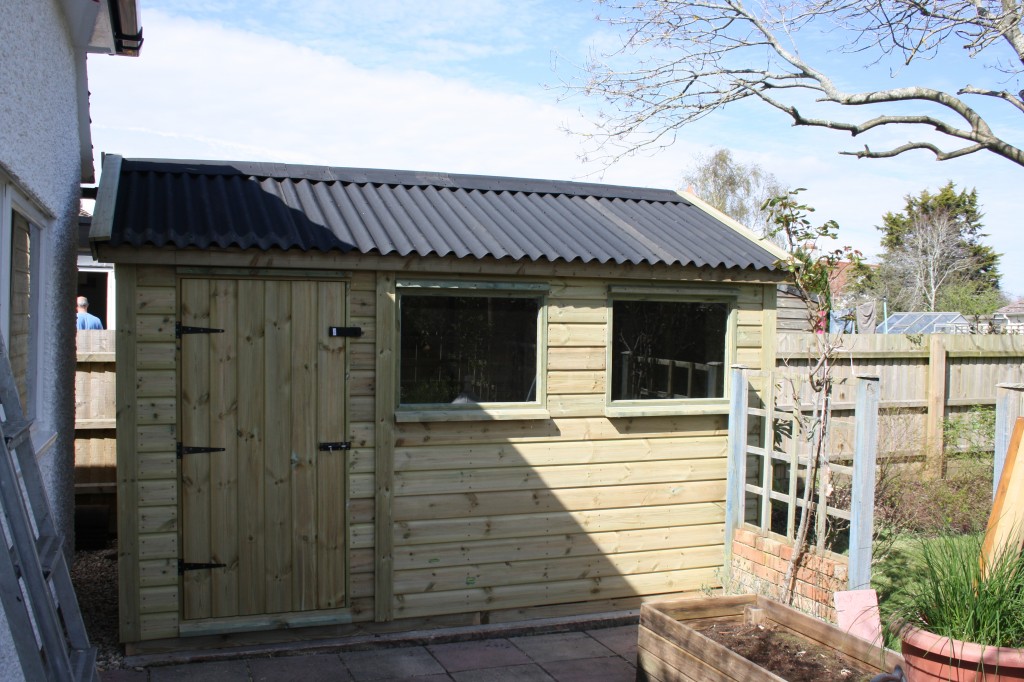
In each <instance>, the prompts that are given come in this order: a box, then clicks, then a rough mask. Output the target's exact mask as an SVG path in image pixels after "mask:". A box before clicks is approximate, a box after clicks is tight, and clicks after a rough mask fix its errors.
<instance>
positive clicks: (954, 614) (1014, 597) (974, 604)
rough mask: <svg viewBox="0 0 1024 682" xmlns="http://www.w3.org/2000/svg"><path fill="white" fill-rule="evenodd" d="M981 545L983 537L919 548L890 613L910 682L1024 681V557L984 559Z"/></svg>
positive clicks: (1006, 555)
mask: <svg viewBox="0 0 1024 682" xmlns="http://www.w3.org/2000/svg"><path fill="white" fill-rule="evenodd" d="M981 547H982V542H981V537H980V536H959V537H955V536H945V537H939V538H934V539H929V540H926V541H923V542H922V544H921V550H920V564H919V566H918V571H917V572H916V573H915V575H914V577H913V579H912V580H911V581H910V584H909V585H908V586H907V588H906V589H905V591H904V592H903V593H902V594H900V595H899V596H897V597H895V598H894V601H895V604H894V606H893V608H892V609H891V613H892V615H893V618H892V619H891V621H890V622H891V623H893V624H895V628H896V629H897V630H898V632H899V636H900V640H901V648H902V650H903V657H904V658H905V659H906V662H907V671H906V672H907V677H908V679H909V680H910V682H927V681H929V680H950V681H956V682H975V681H978V682H981V681H984V682H999V681H1002V680H1024V648H1022V647H1024V556H1022V555H1021V553H1020V551H1019V549H1016V548H1015V549H1013V550H1008V551H1004V552H1002V553H1001V554H997V555H996V556H995V557H994V558H993V559H992V560H991V561H984V560H982V559H981V556H982V552H981Z"/></svg>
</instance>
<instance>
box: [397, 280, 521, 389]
mask: <svg viewBox="0 0 1024 682" xmlns="http://www.w3.org/2000/svg"><path fill="white" fill-rule="evenodd" d="M539 310H540V300H539V299H537V298H504V297H490V296H424V295H416V294H403V295H402V299H401V318H402V319H401V366H400V370H399V374H400V389H401V394H400V402H401V403H402V404H404V405H411V404H429V403H474V402H481V403H494V402H514V403H518V402H533V401H535V400H536V399H537V385H536V384H537V314H538V311H539Z"/></svg>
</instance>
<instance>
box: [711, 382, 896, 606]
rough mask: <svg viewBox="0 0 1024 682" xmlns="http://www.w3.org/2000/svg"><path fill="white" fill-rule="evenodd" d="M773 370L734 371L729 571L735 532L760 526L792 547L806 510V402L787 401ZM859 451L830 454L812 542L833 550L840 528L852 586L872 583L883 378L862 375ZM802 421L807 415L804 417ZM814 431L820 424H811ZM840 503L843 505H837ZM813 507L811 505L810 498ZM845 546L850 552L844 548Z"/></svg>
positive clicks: (821, 473)
mask: <svg viewBox="0 0 1024 682" xmlns="http://www.w3.org/2000/svg"><path fill="white" fill-rule="evenodd" d="M778 379H779V377H778V376H777V375H775V374H774V373H772V372H751V371H749V370H747V369H746V368H743V367H734V368H733V381H732V407H731V411H730V421H729V439H730V443H729V472H728V476H729V482H728V494H727V500H726V543H725V546H726V555H727V556H726V566H727V567H728V566H729V565H730V564H731V544H732V542H731V539H732V532H733V530H734V529H736V528H739V527H744V526H746V527H753V528H756V529H757V531H758V532H760V533H761V534H763V535H768V534H775V535H777V536H781V537H782V538H784V539H785V540H786V541H788V542H791V543H792V542H793V541H794V539H795V537H796V534H797V528H798V526H799V523H800V514H799V513H798V510H802V509H803V508H804V506H805V501H804V491H805V486H807V485H808V484H809V483H811V482H812V481H811V480H810V478H809V476H808V471H809V465H810V459H809V458H810V442H809V438H808V436H807V433H806V430H805V428H803V427H802V426H801V422H803V423H804V424H806V423H807V421H808V420H807V419H806V416H807V415H808V414H809V412H810V408H809V407H808V406H807V405H803V404H801V403H799V402H794V401H792V400H790V401H785V400H783V399H780V396H779V395H778V392H777V390H776V382H777V380H778ZM857 381H858V385H857V399H856V400H857V413H856V417H855V420H854V423H855V436H854V441H855V445H854V452H853V457H852V462H851V461H849V459H850V455H849V453H846V454H836V453H833V452H831V451H830V449H829V448H828V447H827V446H828V443H826V452H827V453H828V454H827V456H826V457H825V459H824V461H822V462H820V463H819V467H818V470H817V473H816V476H815V481H814V482H816V483H817V485H816V486H815V487H813V488H812V491H814V494H815V495H816V499H814V500H813V502H815V503H816V508H817V509H819V510H820V509H824V510H825V513H823V514H822V513H818V514H816V515H815V518H814V523H815V525H814V527H813V531H812V533H811V535H810V537H811V538H812V540H813V543H814V545H815V546H816V547H817V549H818V550H831V549H833V548H834V547H833V541H834V539H835V536H836V533H835V530H836V529H837V528H842V527H844V526H848V531H847V532H845V533H843V534H844V535H846V536H847V537H848V542H844V543H843V544H844V545H847V546H848V548H849V563H850V588H851V589H855V588H857V587H862V586H866V585H867V584H869V582H870V567H871V535H872V524H873V509H874V470H875V455H876V448H877V435H878V378H877V377H858V379H857ZM801 417H804V418H803V419H801ZM812 428H813V427H812ZM837 500H838V501H837ZM807 502H808V503H809V502H811V500H808V501H807ZM844 549H845V548H844Z"/></svg>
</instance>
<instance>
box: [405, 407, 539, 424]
mask: <svg viewBox="0 0 1024 682" xmlns="http://www.w3.org/2000/svg"><path fill="white" fill-rule="evenodd" d="M550 418H551V414H550V413H549V412H548V411H547V409H546V408H543V407H490V408H486V409H464V410H458V409H426V410H416V409H399V410H396V411H395V421H396V422H399V423H409V422H476V421H502V420H513V419H523V420H527V419H530V420H532V419H550Z"/></svg>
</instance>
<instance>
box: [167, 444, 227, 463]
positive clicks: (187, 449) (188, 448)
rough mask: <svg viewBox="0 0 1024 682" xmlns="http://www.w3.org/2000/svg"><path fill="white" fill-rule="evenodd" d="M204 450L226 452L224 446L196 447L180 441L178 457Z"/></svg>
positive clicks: (196, 453)
mask: <svg viewBox="0 0 1024 682" xmlns="http://www.w3.org/2000/svg"><path fill="white" fill-rule="evenodd" d="M203 452H224V448H210V447H196V446H193V445H182V444H181V441H178V459H181V458H182V457H183V456H184V455H198V454H200V453H203Z"/></svg>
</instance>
